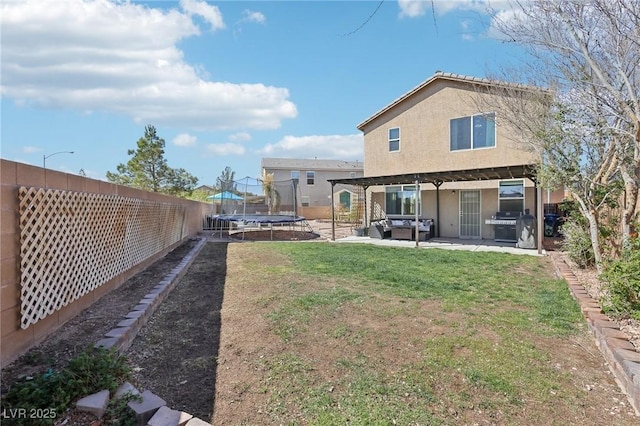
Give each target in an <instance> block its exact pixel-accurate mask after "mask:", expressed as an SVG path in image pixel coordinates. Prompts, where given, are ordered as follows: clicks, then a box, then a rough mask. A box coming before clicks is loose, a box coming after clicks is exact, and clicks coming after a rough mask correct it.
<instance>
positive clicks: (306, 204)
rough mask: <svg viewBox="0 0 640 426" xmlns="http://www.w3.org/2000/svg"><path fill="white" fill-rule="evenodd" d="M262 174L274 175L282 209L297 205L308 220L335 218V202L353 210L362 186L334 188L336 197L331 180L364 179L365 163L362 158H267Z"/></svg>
mask: <svg viewBox="0 0 640 426" xmlns="http://www.w3.org/2000/svg"><path fill="white" fill-rule="evenodd" d="M262 173H263V175H264V174H265V173H266V174H273V180H274V182H275V186H276V189H277V190H278V193H279V195H280V199H281V204H280V209H281V210H294V205H295V211H296V212H297V213H298V214H300V215H302V216H305V217H306V218H308V219H322V218H324V219H327V218H330V217H331V205H332V201H333V203H334V205H337V206H341V207H339V209H341V210H346V211H349V210H351V208H352V207H353V206H354V205H356V201H357V199H358V194H357V191H358V189H359V188H358V187H356V188H355V189H354V188H353V187H351V186H339V187H338V188H334V192H333V194H334V199H333V200H332V199H331V196H330V194H332V192H331V184H329V182H328V180H330V179H344V178H361V177H362V176H363V175H364V165H363V164H362V162H360V161H342V160H318V159H299V158H263V159H262ZM294 182H295V184H294ZM294 188H295V190H294ZM294 194H295V198H294Z"/></svg>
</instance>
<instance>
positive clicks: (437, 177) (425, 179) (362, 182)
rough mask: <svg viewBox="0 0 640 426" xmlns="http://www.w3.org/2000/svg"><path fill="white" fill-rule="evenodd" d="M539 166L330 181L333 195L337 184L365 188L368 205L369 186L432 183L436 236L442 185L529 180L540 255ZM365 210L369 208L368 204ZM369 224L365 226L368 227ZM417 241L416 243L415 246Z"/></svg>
mask: <svg viewBox="0 0 640 426" xmlns="http://www.w3.org/2000/svg"><path fill="white" fill-rule="evenodd" d="M536 170H537V166H536V165H535V164H522V165H515V166H503V167H488V168H484V169H468V170H452V171H441V172H421V173H406V174H400V175H388V176H367V177H359V178H344V179H329V180H328V182H329V183H331V194H333V192H334V190H333V188H334V186H335V185H336V184H345V185H356V186H362V187H363V188H364V191H365V203H366V199H367V197H366V191H367V188H369V187H370V186H378V185H399V184H415V185H416V186H417V185H419V184H421V183H430V184H433V185H434V186H435V187H436V210H437V212H438V213H437V217H436V223H437V230H436V233H437V236H440V197H439V189H440V185H442V184H443V183H445V182H469V181H482V180H502V179H517V178H528V179H529V180H531V181H532V182H533V183H534V184H535V187H536V199H535V206H536V216H537V222H538V224H537V228H538V232H537V238H538V244H537V245H538V253H542V232H540V230H541V229H543V228H542V221H543V218H542V203H541V199H542V194H541V189H540V187H539V186H538V180H537V174H536ZM334 211H335V209H334V205H333V195H331V228H332V229H331V231H332V239H333V240H335V217H334ZM365 211H366V205H365ZM365 225H366V224H365ZM417 245H418V241H417V240H416V246H417Z"/></svg>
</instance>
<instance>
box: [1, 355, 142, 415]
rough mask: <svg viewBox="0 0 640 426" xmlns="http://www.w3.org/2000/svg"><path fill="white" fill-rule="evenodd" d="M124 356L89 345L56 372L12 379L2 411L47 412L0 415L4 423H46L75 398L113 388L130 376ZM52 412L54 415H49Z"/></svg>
mask: <svg viewBox="0 0 640 426" xmlns="http://www.w3.org/2000/svg"><path fill="white" fill-rule="evenodd" d="M129 375H130V371H129V367H128V365H127V363H126V359H125V358H124V357H123V356H120V355H119V354H118V353H117V352H115V351H113V350H106V349H102V348H100V349H94V348H89V349H86V350H85V351H83V352H82V353H80V355H78V356H77V357H76V358H74V359H72V360H71V361H70V362H69V364H68V365H67V367H65V368H64V369H63V370H62V371H59V372H56V371H53V370H51V369H50V370H49V371H47V372H46V373H43V374H42V373H41V374H39V375H34V376H33V377H28V378H26V379H24V380H22V381H19V382H16V383H14V384H13V385H12V386H11V388H10V390H9V392H8V393H7V395H6V397H4V398H3V399H2V407H1V408H0V409H1V410H2V413H7V412H8V413H11V412H12V409H13V410H14V412H15V410H17V409H20V410H24V412H26V413H47V415H46V416H41V417H40V418H33V417H32V416H29V415H26V416H24V417H23V416H16V418H11V419H8V418H6V417H5V419H3V422H2V423H3V424H4V422H5V421H7V422H8V423H7V424H16V425H48V424H52V423H53V422H54V421H55V418H56V417H57V416H59V415H60V414H62V413H63V412H64V410H66V408H67V407H68V406H69V405H70V404H71V403H72V402H73V401H74V400H75V399H77V398H80V397H84V396H87V395H90V394H92V393H95V392H99V391H101V390H103V389H108V390H109V391H111V392H113V391H115V390H116V388H117V387H118V384H119V383H122V382H124V381H125V380H127V379H128V378H129ZM51 414H53V415H51Z"/></svg>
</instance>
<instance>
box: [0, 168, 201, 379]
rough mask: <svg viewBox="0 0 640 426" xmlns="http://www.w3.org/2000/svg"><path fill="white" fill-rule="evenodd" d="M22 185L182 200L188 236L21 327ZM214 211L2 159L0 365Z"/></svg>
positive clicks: (154, 257)
mask: <svg viewBox="0 0 640 426" xmlns="http://www.w3.org/2000/svg"><path fill="white" fill-rule="evenodd" d="M21 186H24V187H42V188H51V189H59V190H68V191H78V192H88V193H96V194H108V195H118V196H122V197H130V198H135V199H141V200H149V201H157V202H162V203H170V204H178V205H182V206H184V209H185V222H184V231H185V232H184V234H183V239H182V240H181V241H179V242H177V243H175V244H173V245H172V246H171V247H167V248H165V249H163V250H162V251H160V252H158V253H156V254H154V255H152V256H151V257H148V258H147V259H146V260H144V261H143V262H141V263H139V264H137V265H135V266H134V267H133V268H131V269H129V270H127V271H126V272H124V273H121V274H119V275H118V276H116V277H114V278H112V279H111V280H109V281H108V282H106V283H104V284H103V285H101V286H100V287H98V288H97V289H95V290H94V291H93V292H91V293H88V294H85V295H84V296H82V297H81V298H79V299H77V300H75V301H74V302H72V303H70V304H68V305H67V306H65V307H64V308H62V309H60V310H58V311H56V312H55V313H53V314H52V315H49V316H47V317H46V318H44V319H42V320H40V321H38V322H36V323H35V324H33V325H31V326H29V327H28V328H27V329H22V328H20V306H21V301H20V293H21V285H20V223H19V221H20V217H19V199H18V189H19V188H20V187H21ZM210 211H211V206H210V205H209V204H205V203H200V202H195V201H189V200H184V199H180V198H174V197H168V196H165V195H161V194H156V193H152V192H147V191H140V190H136V189H133V188H128V187H124V186H119V185H114V184H111V183H109V182H104V181H100V180H95V179H89V178H85V177H82V176H77V175H71V174H67V173H61V172H56V171H54V170H49V169H47V170H45V169H43V168H41V167H36V166H31V165H28V164H23V163H17V162H13V161H8V160H2V159H0V313H1V316H0V365H1V366H2V367H4V366H6V365H7V364H9V363H10V362H12V361H13V360H15V359H16V358H18V357H19V356H20V355H22V354H23V353H25V352H26V351H27V350H28V349H30V348H31V347H33V346H35V345H37V344H38V343H40V342H41V341H43V340H44V339H45V338H46V337H47V336H48V335H49V334H51V333H52V332H53V331H55V330H56V329H58V328H59V327H61V326H62V325H63V324H64V323H65V322H67V321H68V320H70V319H72V318H73V317H74V316H76V315H77V314H79V313H80V312H81V311H82V310H83V309H85V308H87V307H89V306H90V305H91V304H93V303H94V302H95V301H96V300H98V299H99V298H100V297H101V296H103V295H105V294H107V293H109V292H110V291H111V290H113V289H115V288H117V287H119V286H120V285H121V284H123V283H124V282H125V281H127V280H128V279H129V278H130V277H132V276H133V275H135V274H137V273H138V272H140V271H142V270H144V269H145V268H146V267H148V266H149V265H151V264H152V263H153V262H155V261H156V260H158V259H159V258H161V257H162V256H164V255H165V254H167V253H168V252H169V251H171V250H173V249H174V248H175V247H177V246H178V245H180V244H181V243H182V242H183V241H185V240H187V239H189V238H192V237H194V236H195V235H197V234H198V232H200V231H201V230H202V219H203V216H204V215H205V214H208V213H210Z"/></svg>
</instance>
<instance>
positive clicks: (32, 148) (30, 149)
mask: <svg viewBox="0 0 640 426" xmlns="http://www.w3.org/2000/svg"><path fill="white" fill-rule="evenodd" d="M40 151H42V148H38V147H36V146H24V147H22V153H23V154H35V153H36V152H40Z"/></svg>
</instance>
